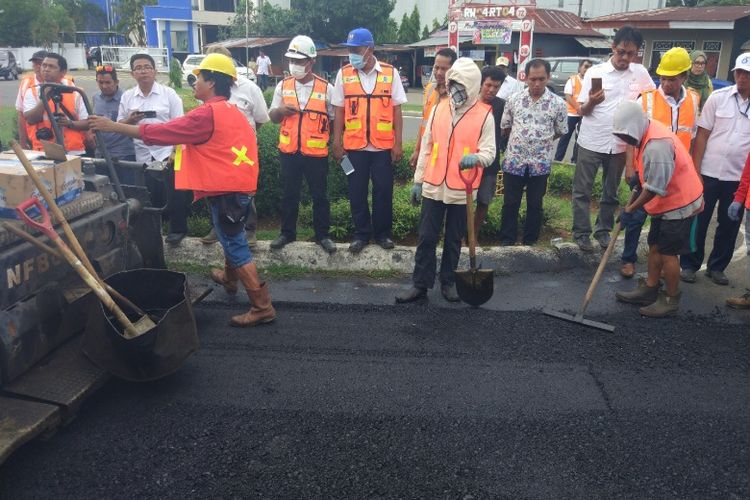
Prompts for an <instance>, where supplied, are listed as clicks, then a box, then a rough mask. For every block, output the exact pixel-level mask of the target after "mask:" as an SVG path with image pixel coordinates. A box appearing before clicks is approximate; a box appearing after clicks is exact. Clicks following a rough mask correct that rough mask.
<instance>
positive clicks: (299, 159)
mask: <svg viewBox="0 0 750 500" xmlns="http://www.w3.org/2000/svg"><path fill="white" fill-rule="evenodd" d="M279 157H280V159H281V177H282V184H283V194H282V197H281V234H283V235H284V236H286V237H288V238H290V239H292V240H294V239H297V215H298V214H299V200H300V192H301V191H302V177H304V178H305V179H306V180H307V186H308V187H309V188H310V195H311V196H312V203H313V227H314V228H315V239H316V240H317V241H320V240H322V239H325V238H329V237H330V235H329V233H328V230H329V229H330V227H331V205H330V203H329V202H328V193H327V182H328V178H327V175H328V157H325V158H315V157H312V156H305V155H303V154H302V153H295V154H287V153H279Z"/></svg>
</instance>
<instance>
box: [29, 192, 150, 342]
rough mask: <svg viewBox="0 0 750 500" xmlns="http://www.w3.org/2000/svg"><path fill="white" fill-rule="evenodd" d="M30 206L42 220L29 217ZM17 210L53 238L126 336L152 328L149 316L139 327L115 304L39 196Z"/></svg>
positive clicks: (30, 224)
mask: <svg viewBox="0 0 750 500" xmlns="http://www.w3.org/2000/svg"><path fill="white" fill-rule="evenodd" d="M30 208H36V209H37V210H39V213H40V214H41V217H42V221H41V222H37V221H35V220H34V219H32V218H31V217H29V214H27V213H26V211H27V210H28V209H30ZM16 212H17V213H18V216H19V217H20V218H21V220H22V221H23V223H24V224H26V225H27V226H29V227H30V228H33V229H37V230H39V231H41V232H43V233H44V234H45V235H47V237H48V238H49V239H50V240H52V242H53V243H54V244H55V245H56V246H57V249H58V251H59V252H60V253H61V254H62V256H63V257H64V258H65V260H67V261H68V263H69V264H70V265H71V266H72V267H73V269H75V271H76V272H77V273H78V275H79V276H80V277H81V279H83V281H84V282H85V283H86V284H87V285H88V286H89V287H90V288H91V290H93V292H94V293H95V294H96V296H97V297H99V300H101V301H102V303H103V304H104V306H105V307H106V308H107V309H108V310H109V311H110V312H111V313H112V314H114V315H115V318H117V321H119V322H120V324H121V325H122V327H123V329H124V331H125V337H126V338H135V337H137V336H138V335H141V334H143V333H146V332H147V331H148V330H150V329H151V328H152V327H150V326H146V325H147V322H143V318H146V319H147V320H148V322H150V323H152V324H153V321H151V319H150V318H149V317H148V316H143V318H141V321H139V323H138V326H137V327H136V325H134V324H133V323H131V321H130V320H129V319H128V317H127V316H125V313H124V312H122V309H120V307H119V306H118V305H117V304H115V301H114V300H112V297H111V296H110V295H109V293H107V291H106V290H105V289H104V287H103V286H102V284H101V283H99V280H98V279H97V278H95V277H94V275H92V274H91V273H90V272H89V271H88V269H86V268H85V267H84V265H83V263H82V262H81V260H80V259H79V258H78V257H77V256H76V255H75V254H74V253H73V251H72V250H71V249H70V248H68V245H66V244H65V242H64V241H63V240H62V238H60V235H59V234H57V231H55V230H54V229H53V228H52V222H51V221H50V218H49V212H47V209H46V208H44V205H42V202H41V201H39V199H38V198H29V199H28V200H26V201H24V202H23V203H21V204H20V205H18V206H17V207H16ZM154 326H155V325H154Z"/></svg>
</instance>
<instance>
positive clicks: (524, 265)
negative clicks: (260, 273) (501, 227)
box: [164, 238, 644, 274]
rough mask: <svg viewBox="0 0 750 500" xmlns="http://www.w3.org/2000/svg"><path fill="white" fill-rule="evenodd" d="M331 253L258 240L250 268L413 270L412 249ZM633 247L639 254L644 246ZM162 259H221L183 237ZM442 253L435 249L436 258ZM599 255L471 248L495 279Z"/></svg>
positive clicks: (562, 249)
mask: <svg viewBox="0 0 750 500" xmlns="http://www.w3.org/2000/svg"><path fill="white" fill-rule="evenodd" d="M336 246H337V249H338V250H337V251H336V253H335V254H333V255H328V254H327V253H326V252H324V251H323V249H322V248H321V247H320V246H318V245H317V244H316V243H312V242H304V241H296V242H294V243H290V244H289V245H287V246H286V247H284V248H283V249H281V250H271V248H270V241H259V242H258V248H257V249H256V250H255V252H254V259H255V263H256V264H257V265H258V266H259V267H261V268H263V267H269V266H272V265H289V266H296V267H302V268H305V269H310V270H311V271H345V272H346V271H349V272H362V271H365V272H366V271H396V272H401V273H404V274H409V273H411V272H412V270H413V269H414V253H415V250H416V248H415V247H410V246H397V247H396V248H394V249H393V250H383V249H382V248H380V247H379V246H377V245H375V244H371V245H368V246H367V247H365V249H364V250H363V251H362V252H361V253H360V254H359V255H352V254H351V253H349V251H348V250H347V249H348V247H349V245H348V244H346V243H337V244H336ZM639 248H641V249H643V248H644V245H640V246H639ZM164 252H165V255H166V258H167V260H168V261H170V262H178V263H185V264H199V265H210V266H222V265H223V264H224V254H223V253H222V249H221V245H219V244H218V243H215V244H213V245H204V244H203V243H201V242H200V239H199V238H185V239H184V240H182V242H181V243H180V245H178V246H176V247H173V246H169V245H167V244H165V245H164ZM621 253H622V239H620V240H619V241H618V242H617V244H616V245H615V251H614V252H612V257H611V259H610V261H615V260H617V259H618V258H619V256H620V254H621ZM441 254H442V249H441V248H438V259H439V258H440V256H441ZM601 256H602V253H601V252H600V251H598V250H597V251H594V252H592V253H586V252H582V251H581V250H579V249H578V246H577V245H575V244H573V243H561V244H559V245H556V246H555V247H554V248H551V249H542V248H537V247H527V246H514V247H484V248H477V263H479V264H481V267H483V268H485V269H494V270H495V272H496V273H498V274H510V273H519V272H532V273H535V272H536V273H543V272H554V271H563V270H566V269H572V268H578V267H587V268H590V267H594V266H596V265H597V264H598V263H599V260H600V259H601ZM468 266H469V250H468V248H462V249H461V261H460V263H459V266H458V267H459V269H461V268H467V267H468Z"/></svg>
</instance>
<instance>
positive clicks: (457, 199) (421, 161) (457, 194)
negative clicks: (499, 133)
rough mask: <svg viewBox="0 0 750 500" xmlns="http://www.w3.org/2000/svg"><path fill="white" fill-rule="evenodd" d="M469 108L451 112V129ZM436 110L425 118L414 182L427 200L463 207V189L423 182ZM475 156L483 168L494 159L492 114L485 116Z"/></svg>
mask: <svg viewBox="0 0 750 500" xmlns="http://www.w3.org/2000/svg"><path fill="white" fill-rule="evenodd" d="M449 105H450V104H449ZM472 105H473V104H472ZM470 108H471V106H470V105H468V104H466V105H464V106H463V107H461V108H459V109H458V110H454V111H453V120H452V123H451V128H453V127H455V126H456V125H458V124H459V123H460V121H459V120H460V119H461V117H462V116H463V115H464V113H466V112H467V111H468V110H469V109H470ZM436 109H437V106H434V107H433V108H432V110H431V111H430V116H429V117H428V118H427V126H426V127H425V130H424V134H423V135H422V145H421V149H420V150H419V158H418V159H417V168H416V169H415V170H414V182H415V183H417V184H422V195H423V196H424V197H425V198H429V199H431V200H435V201H442V202H443V203H446V204H449V205H465V204H466V191H464V190H463V189H451V188H449V187H448V184H447V182H446V181H444V182H443V183H442V184H441V185H439V186H435V185H433V184H428V183H426V182H423V181H424V171H425V167H426V165H427V162H428V161H429V159H430V157H431V156H432V149H433V140H432V121H433V120H434V119H435V110H436ZM475 154H476V155H477V157H478V158H479V163H481V164H482V167H483V168H484V167H487V166H489V165H490V164H491V163H492V162H493V161H494V159H495V157H496V154H497V151H496V149H495V117H494V116H493V115H492V113H489V114H488V115H487V119H486V120H485V121H484V125H483V126H482V131H481V133H480V134H479V141H478V142H477V152H476V153H475ZM464 175H466V174H464ZM479 175H482V172H480V173H479ZM474 194H476V190H474Z"/></svg>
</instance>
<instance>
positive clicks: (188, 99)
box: [174, 87, 200, 113]
mask: <svg viewBox="0 0 750 500" xmlns="http://www.w3.org/2000/svg"><path fill="white" fill-rule="evenodd" d="M174 90H175V92H177V95H178V96H180V98H181V99H182V107H183V109H184V110H185V113H187V112H188V111H190V110H191V109H193V108H197V107H198V105H199V104H200V103H199V102H198V100H197V99H196V98H195V97H193V89H191V88H190V87H188V88H184V89H174Z"/></svg>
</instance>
